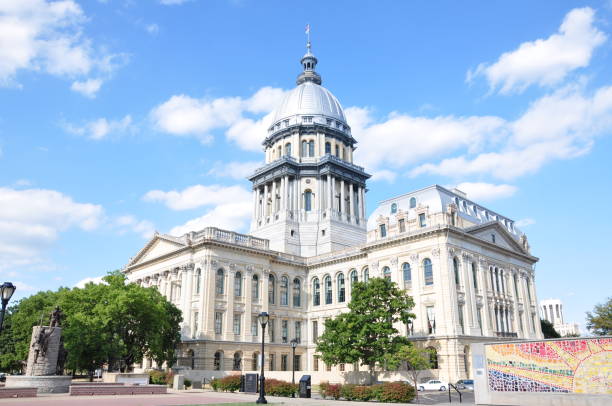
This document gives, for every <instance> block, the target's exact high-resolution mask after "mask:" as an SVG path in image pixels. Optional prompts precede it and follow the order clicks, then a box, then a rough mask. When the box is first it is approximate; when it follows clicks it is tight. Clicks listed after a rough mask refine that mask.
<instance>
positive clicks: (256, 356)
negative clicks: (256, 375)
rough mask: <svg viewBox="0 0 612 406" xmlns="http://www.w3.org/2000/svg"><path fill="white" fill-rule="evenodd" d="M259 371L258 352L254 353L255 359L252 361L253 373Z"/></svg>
mask: <svg viewBox="0 0 612 406" xmlns="http://www.w3.org/2000/svg"><path fill="white" fill-rule="evenodd" d="M258 370H259V353H258V352H257V351H256V352H254V353H253V358H252V359H251V371H258Z"/></svg>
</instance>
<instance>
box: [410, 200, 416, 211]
mask: <svg viewBox="0 0 612 406" xmlns="http://www.w3.org/2000/svg"><path fill="white" fill-rule="evenodd" d="M409 207H410V208H411V209H414V208H415V207H416V197H411V198H410V203H409Z"/></svg>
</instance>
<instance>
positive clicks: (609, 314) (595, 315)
mask: <svg viewBox="0 0 612 406" xmlns="http://www.w3.org/2000/svg"><path fill="white" fill-rule="evenodd" d="M587 328H588V329H589V330H590V331H591V332H592V333H593V334H595V335H598V336H608V335H612V297H609V298H608V301H607V302H606V303H600V304H598V305H596V306H595V308H594V309H593V312H592V313H591V312H587Z"/></svg>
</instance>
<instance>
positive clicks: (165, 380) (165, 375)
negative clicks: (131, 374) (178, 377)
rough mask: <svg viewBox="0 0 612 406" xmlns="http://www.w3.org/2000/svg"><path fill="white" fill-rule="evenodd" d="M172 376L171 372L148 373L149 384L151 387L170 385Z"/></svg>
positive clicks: (154, 371) (152, 371)
mask: <svg viewBox="0 0 612 406" xmlns="http://www.w3.org/2000/svg"><path fill="white" fill-rule="evenodd" d="M173 379H174V374H173V373H172V371H170V372H164V371H158V370H151V371H149V383H150V384H152V385H172V380H173Z"/></svg>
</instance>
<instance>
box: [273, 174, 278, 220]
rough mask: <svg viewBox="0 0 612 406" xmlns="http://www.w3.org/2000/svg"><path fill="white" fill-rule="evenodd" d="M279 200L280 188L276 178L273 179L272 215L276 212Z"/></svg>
mask: <svg viewBox="0 0 612 406" xmlns="http://www.w3.org/2000/svg"><path fill="white" fill-rule="evenodd" d="M277 202H278V188H277V187H276V180H273V181H272V215H273V216H274V215H275V214H276V206H277Z"/></svg>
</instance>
